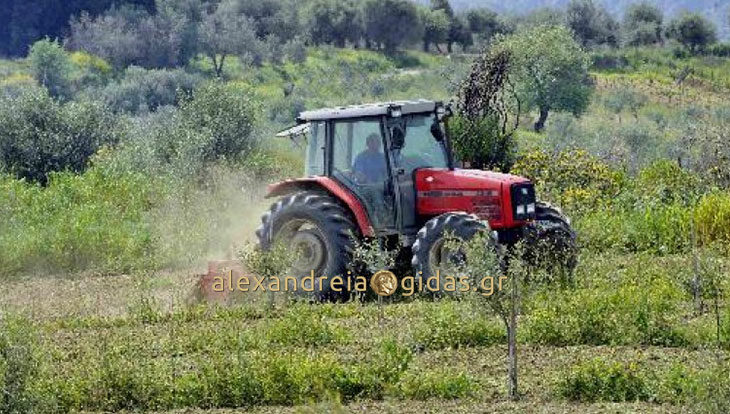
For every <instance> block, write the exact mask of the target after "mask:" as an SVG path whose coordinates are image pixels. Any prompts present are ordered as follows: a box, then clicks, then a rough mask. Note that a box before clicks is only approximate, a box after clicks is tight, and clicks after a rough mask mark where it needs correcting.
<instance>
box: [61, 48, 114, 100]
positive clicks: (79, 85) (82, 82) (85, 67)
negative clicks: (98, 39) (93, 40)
mask: <svg viewBox="0 0 730 414" xmlns="http://www.w3.org/2000/svg"><path fill="white" fill-rule="evenodd" d="M71 62H72V63H73V65H74V67H75V73H74V75H73V82H74V87H75V91H79V90H83V89H85V88H89V87H99V86H102V85H105V84H106V83H107V82H108V81H109V79H110V78H111V75H112V67H111V65H109V63H107V62H106V61H105V60H104V59H102V58H100V57H96V56H94V55H91V54H89V53H86V52H74V53H72V54H71Z"/></svg>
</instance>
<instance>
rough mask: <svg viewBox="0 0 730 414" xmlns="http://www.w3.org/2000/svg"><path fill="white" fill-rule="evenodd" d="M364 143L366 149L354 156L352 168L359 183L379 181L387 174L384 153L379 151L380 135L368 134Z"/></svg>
mask: <svg viewBox="0 0 730 414" xmlns="http://www.w3.org/2000/svg"><path fill="white" fill-rule="evenodd" d="M366 143H367V146H368V147H367V149H366V150H365V151H363V152H361V153H360V154H359V155H358V156H357V157H356V158H355V162H354V163H353V164H352V170H353V171H354V172H355V177H356V178H357V180H358V181H360V182H361V183H365V184H375V183H381V182H383V180H385V177H386V175H387V166H386V165H385V154H383V153H382V152H380V135H378V134H370V135H368V137H367V140H366Z"/></svg>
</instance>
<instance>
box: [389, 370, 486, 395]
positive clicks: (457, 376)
mask: <svg viewBox="0 0 730 414" xmlns="http://www.w3.org/2000/svg"><path fill="white" fill-rule="evenodd" d="M397 387H398V394H399V395H400V396H402V397H405V398H409V399H414V400H427V399H429V398H440V399H456V398H464V397H468V396H469V395H471V394H473V393H474V392H475V391H476V390H477V383H476V382H475V381H474V379H472V378H471V377H470V376H469V375H467V374H466V373H464V372H452V371H450V370H448V369H442V370H438V371H427V372H412V373H406V374H405V375H404V376H403V378H401V380H400V382H399V383H398V385H397Z"/></svg>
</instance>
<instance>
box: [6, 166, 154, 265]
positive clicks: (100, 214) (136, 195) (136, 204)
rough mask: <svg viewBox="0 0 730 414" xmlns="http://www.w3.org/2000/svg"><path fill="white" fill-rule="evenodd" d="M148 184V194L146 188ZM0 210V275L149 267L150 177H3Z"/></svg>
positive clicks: (91, 172)
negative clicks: (35, 181) (34, 180)
mask: <svg viewBox="0 0 730 414" xmlns="http://www.w3.org/2000/svg"><path fill="white" fill-rule="evenodd" d="M153 189H154V190H155V191H153ZM0 190H1V191H2V193H3V194H6V195H7V197H4V198H2V199H0V201H1V202H0V211H3V214H4V215H7V217H9V218H10V219H9V220H3V221H1V222H0V272H1V273H2V274H13V273H17V272H19V271H21V270H34V271H47V270H48V269H52V270H53V271H54V272H62V271H74V270H95V271H98V272H125V271H129V270H132V269H140V268H149V267H154V260H155V259H156V257H155V255H154V248H153V246H154V241H155V240H154V238H153V236H152V234H151V231H150V228H149V224H148V223H146V222H145V221H144V217H145V215H146V213H147V211H148V210H149V209H150V208H151V204H152V203H153V201H154V200H155V197H153V194H154V193H156V192H158V191H159V189H158V188H155V186H154V183H153V182H151V180H150V178H149V176H146V175H144V174H140V173H124V174H121V175H116V174H110V173H108V172H105V171H103V170H101V169H98V168H92V169H91V170H89V171H87V172H86V173H85V174H83V175H75V174H72V173H54V174H51V175H50V179H49V181H48V183H47V186H46V187H45V188H41V187H39V186H37V185H32V184H29V183H25V182H23V181H19V180H15V179H12V178H10V177H7V176H4V177H1V178H0Z"/></svg>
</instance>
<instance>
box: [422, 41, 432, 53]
mask: <svg viewBox="0 0 730 414" xmlns="http://www.w3.org/2000/svg"><path fill="white" fill-rule="evenodd" d="M430 47H431V43H430V42H429V41H428V40H424V41H423V51H424V52H426V53H428V49H430Z"/></svg>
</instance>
